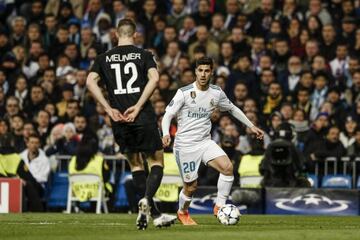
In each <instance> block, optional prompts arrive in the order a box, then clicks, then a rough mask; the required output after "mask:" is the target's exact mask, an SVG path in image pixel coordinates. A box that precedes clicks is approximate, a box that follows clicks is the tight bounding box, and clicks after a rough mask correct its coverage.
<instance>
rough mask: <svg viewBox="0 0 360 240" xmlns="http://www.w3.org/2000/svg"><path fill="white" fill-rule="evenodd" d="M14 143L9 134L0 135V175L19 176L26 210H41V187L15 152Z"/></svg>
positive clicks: (42, 208)
mask: <svg viewBox="0 0 360 240" xmlns="http://www.w3.org/2000/svg"><path fill="white" fill-rule="evenodd" d="M14 144H15V143H14V141H13V138H12V137H11V135H10V134H4V135H0V167H1V171H0V172H1V173H0V176H1V177H15V176H19V177H20V178H21V179H22V180H23V181H24V183H25V184H24V185H23V189H24V194H25V196H26V197H27V200H28V206H26V207H27V208H28V209H27V210H29V211H31V212H42V211H43V210H44V207H43V205H42V203H41V194H42V187H41V185H40V184H39V183H37V182H36V180H35V178H34V177H33V176H32V174H31V173H30V171H29V169H28V167H26V165H25V163H24V161H22V159H21V157H20V156H19V154H17V153H16V152H15V150H14ZM10 163H11V164H10Z"/></svg>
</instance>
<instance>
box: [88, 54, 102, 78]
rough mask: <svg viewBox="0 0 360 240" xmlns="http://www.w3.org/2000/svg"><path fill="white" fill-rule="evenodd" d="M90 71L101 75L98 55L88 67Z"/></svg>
mask: <svg viewBox="0 0 360 240" xmlns="http://www.w3.org/2000/svg"><path fill="white" fill-rule="evenodd" d="M90 72H96V73H97V74H99V75H101V65H100V57H99V56H97V57H96V58H95V61H94V63H93V65H92V67H91V69H90Z"/></svg>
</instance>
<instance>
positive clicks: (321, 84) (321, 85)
mask: <svg viewBox="0 0 360 240" xmlns="http://www.w3.org/2000/svg"><path fill="white" fill-rule="evenodd" d="M328 83H329V81H328V79H327V77H326V74H325V73H318V74H317V75H316V76H315V80H314V86H315V89H314V92H313V93H312V95H311V106H312V108H311V113H310V120H314V119H315V117H316V115H317V114H318V113H319V112H318V111H319V108H320V106H321V105H322V104H323V102H324V101H325V99H326V94H327V91H328V88H329V87H328Z"/></svg>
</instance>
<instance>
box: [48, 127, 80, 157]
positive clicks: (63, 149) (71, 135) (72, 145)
mask: <svg viewBox="0 0 360 240" xmlns="http://www.w3.org/2000/svg"><path fill="white" fill-rule="evenodd" d="M78 142H79V137H78V136H77V135H76V129H75V126H74V124H73V123H66V124H65V125H64V126H63V128H62V135H61V138H59V139H57V140H55V143H54V144H53V145H50V147H49V148H48V149H47V150H46V155H47V156H51V155H53V154H56V153H58V154H59V155H74V154H75V152H76V147H77V144H78Z"/></svg>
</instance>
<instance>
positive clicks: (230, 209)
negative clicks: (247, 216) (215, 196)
mask: <svg viewBox="0 0 360 240" xmlns="http://www.w3.org/2000/svg"><path fill="white" fill-rule="evenodd" d="M240 216H241V214H240V211H239V209H238V208H237V207H236V206H235V205H232V204H226V205H224V206H222V207H221V208H220V209H219V212H218V214H217V219H218V220H219V222H220V223H221V224H224V225H235V224H237V223H238V222H239V220H240Z"/></svg>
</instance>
